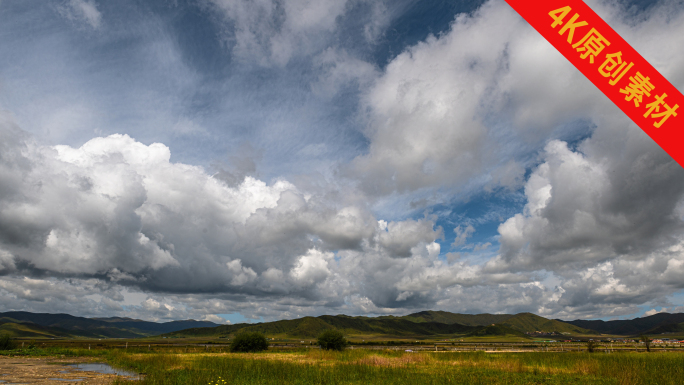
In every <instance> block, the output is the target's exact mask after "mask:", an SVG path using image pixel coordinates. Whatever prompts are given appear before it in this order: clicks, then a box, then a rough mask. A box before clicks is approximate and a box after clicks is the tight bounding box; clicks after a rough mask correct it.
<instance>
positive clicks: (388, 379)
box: [109, 350, 684, 385]
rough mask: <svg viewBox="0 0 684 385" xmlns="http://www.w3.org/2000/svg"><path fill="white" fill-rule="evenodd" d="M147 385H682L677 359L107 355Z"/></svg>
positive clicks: (353, 353) (683, 360)
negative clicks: (138, 375) (140, 374)
mask: <svg viewBox="0 0 684 385" xmlns="http://www.w3.org/2000/svg"><path fill="white" fill-rule="evenodd" d="M109 359H110V360H111V363H112V364H114V365H118V366H121V367H125V368H130V369H134V370H136V371H138V372H141V373H145V374H146V376H145V379H144V381H143V383H144V384H217V383H219V384H222V383H224V381H225V383H228V384H635V385H636V384H681V381H682V378H684V355H682V354H679V353H650V354H647V353H624V352H623V353H613V354H607V353H593V354H590V353H584V352H582V353H576V352H567V353H541V352H538V353H500V354H489V353H484V352H477V353H452V352H441V353H439V352H438V353H436V352H404V351H401V352H396V351H389V350H385V351H369V350H346V351H344V352H324V351H320V350H310V351H295V352H277V353H269V352H266V353H256V354H231V353H218V354H199V353H198V354H192V353H189V354H171V353H155V354H151V353H144V352H143V353H124V352H112V353H110V355H109Z"/></svg>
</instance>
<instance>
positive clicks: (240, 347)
mask: <svg viewBox="0 0 684 385" xmlns="http://www.w3.org/2000/svg"><path fill="white" fill-rule="evenodd" d="M266 349H268V341H267V340H266V336H264V335H263V334H261V333H258V332H257V333H240V334H238V335H236V336H235V338H234V339H233V341H232V342H231V343H230V351H231V352H234V353H235V352H243V353H244V352H260V351H262V350H266Z"/></svg>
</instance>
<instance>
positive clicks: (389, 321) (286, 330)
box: [167, 315, 476, 338]
mask: <svg viewBox="0 0 684 385" xmlns="http://www.w3.org/2000/svg"><path fill="white" fill-rule="evenodd" d="M329 329H338V330H341V331H342V332H344V333H345V334H347V335H373V334H374V335H386V336H397V337H401V336H405V337H409V336H434V335H449V334H463V333H468V332H471V331H473V330H475V329H476V327H472V326H465V325H460V324H444V323H438V322H421V323H416V322H411V321H408V320H405V319H401V318H398V317H393V318H387V317H380V318H369V317H349V316H345V315H336V316H330V315H324V316H320V317H304V318H299V319H293V320H282V321H274V322H265V323H259V324H238V325H223V326H218V327H215V328H211V329H188V330H183V331H180V332H175V333H170V334H168V335H167V336H175V337H189V336H194V337H199V336H227V335H230V334H232V333H235V332H237V331H240V332H260V333H264V334H266V335H286V336H289V337H298V338H315V337H316V336H318V335H319V334H320V333H322V332H323V331H325V330H329Z"/></svg>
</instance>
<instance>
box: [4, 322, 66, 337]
mask: <svg viewBox="0 0 684 385" xmlns="http://www.w3.org/2000/svg"><path fill="white" fill-rule="evenodd" d="M0 334H9V335H10V336H11V337H33V338H58V337H62V338H64V337H71V335H70V334H69V333H67V332H66V331H64V330H60V329H56V328H48V327H45V326H40V325H37V324H34V323H32V322H21V321H17V320H15V319H12V318H7V317H3V318H0Z"/></svg>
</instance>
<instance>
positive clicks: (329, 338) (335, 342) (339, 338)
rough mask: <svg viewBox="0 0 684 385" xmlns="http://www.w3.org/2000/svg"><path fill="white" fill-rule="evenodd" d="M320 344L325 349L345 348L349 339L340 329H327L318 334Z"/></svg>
mask: <svg viewBox="0 0 684 385" xmlns="http://www.w3.org/2000/svg"><path fill="white" fill-rule="evenodd" d="M317 343H318V345H320V346H321V349H325V350H344V348H345V347H347V340H346V339H345V338H344V334H342V332H341V331H339V330H326V331H324V332H323V334H321V335H320V336H318V341H317Z"/></svg>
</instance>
